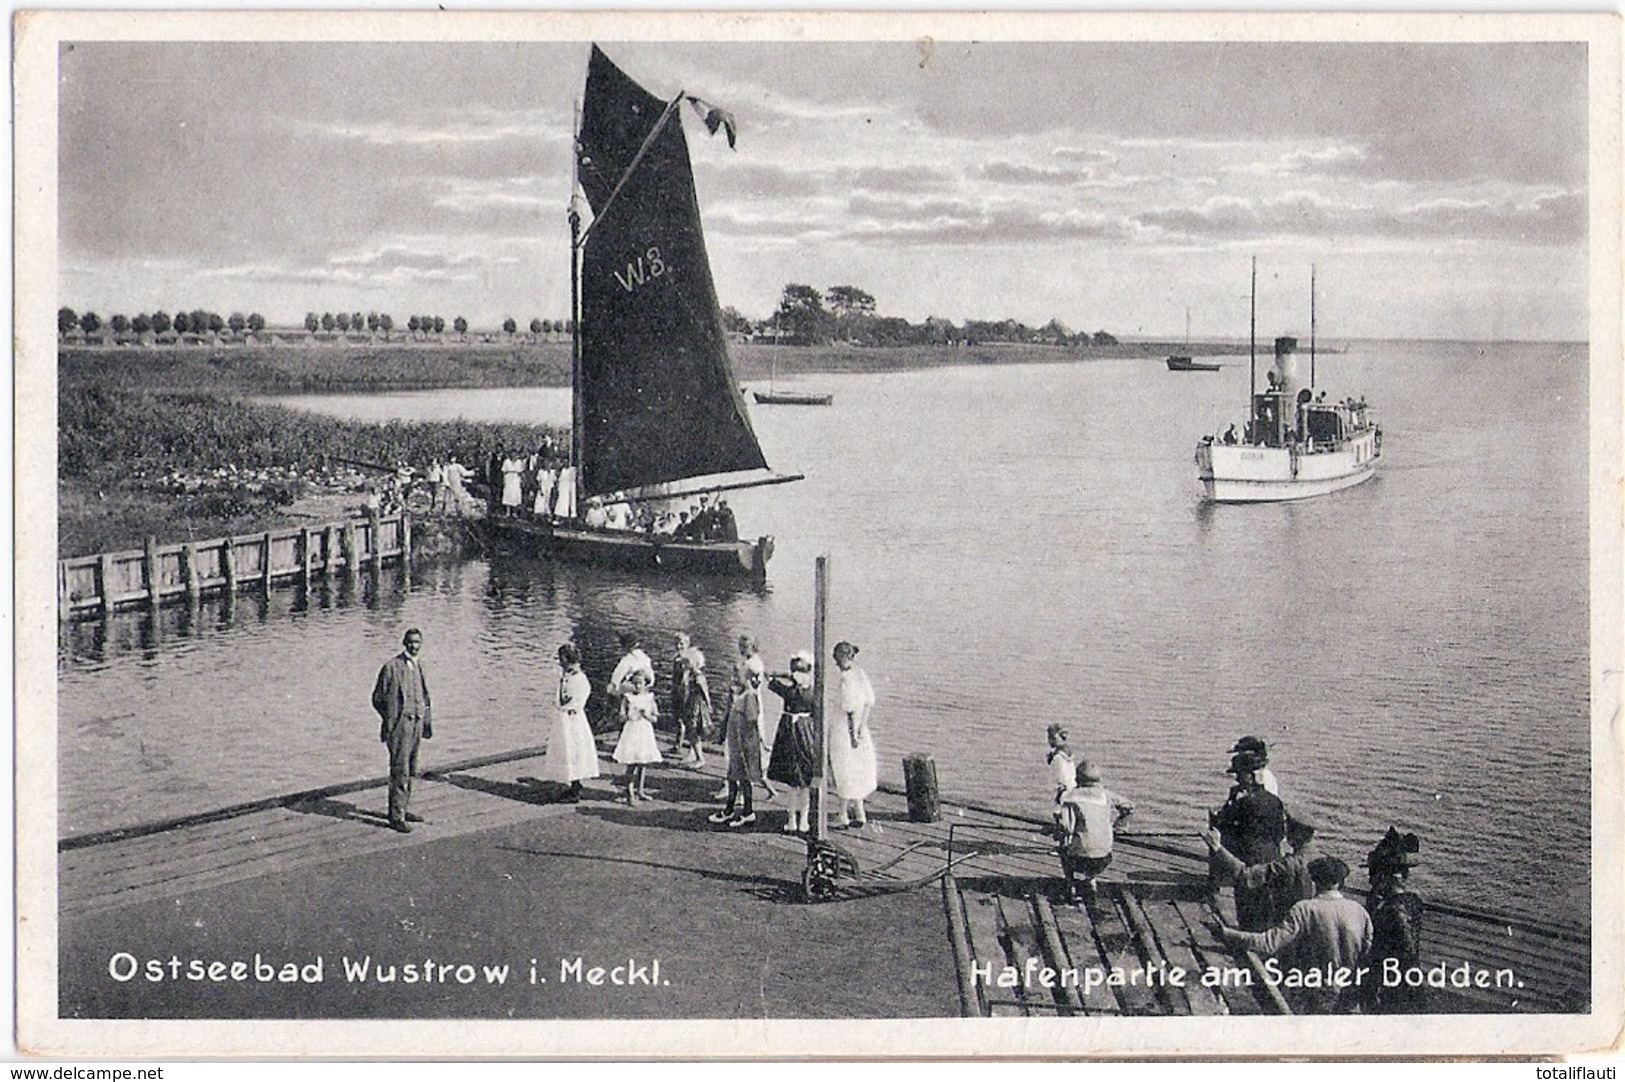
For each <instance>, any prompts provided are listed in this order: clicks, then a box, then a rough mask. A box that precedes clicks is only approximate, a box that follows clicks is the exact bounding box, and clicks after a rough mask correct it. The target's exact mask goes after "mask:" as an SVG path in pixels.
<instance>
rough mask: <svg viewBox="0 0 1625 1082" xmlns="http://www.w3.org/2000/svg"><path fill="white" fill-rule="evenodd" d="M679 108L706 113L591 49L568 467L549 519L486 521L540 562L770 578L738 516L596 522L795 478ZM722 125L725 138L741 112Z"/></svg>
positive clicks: (579, 155)
mask: <svg viewBox="0 0 1625 1082" xmlns="http://www.w3.org/2000/svg"><path fill="white" fill-rule="evenodd" d="M685 99H686V100H688V101H690V102H691V103H692V104H694V105H695V106H696V107H697V108H698V107H701V106H704V105H705V103H703V102H700V101H699V100H698V99H696V98H693V97H691V96H690V95H687V94H685V93H679V94H678V95H677V96H676V97H675V98H673V99H671V100H670V101H669V102H668V101H664V100H662V99H660V98H658V97H655V96H654V95H652V94H650V93H649V92H648V91H647V90H645V89H644V88H643V87H641V86H639V85H638V84H637V83H636V82H634V81H633V80H632V79H631V78H630V77H629V76H627V75H626V73H625V72H623V71H621V70H620V68H618V67H616V66H615V64H614V63H613V62H611V61H610V59H609V57H607V56H606V55H605V54H604V53H603V51H602V50H600V49H599V48H598V46H596V45H594V46H593V48H592V57H591V60H590V61H589V63H588V67H587V83H586V91H585V96H584V100H583V103H582V107H581V111H580V115H579V117H578V127H579V130H578V132H577V135H576V186H577V192H576V195H575V197H574V198H572V201H571V208H570V230H571V245H570V249H571V286H572V289H571V293H572V297H571V301H572V308H573V310H574V315H575V320H574V332H575V333H574V335H573V336H572V358H571V386H572V403H573V418H572V422H573V423H572V426H571V441H570V460H569V468H568V469H566V470H562V471H561V480H560V481H559V492H558V495H557V497H556V499H555V500H554V502H553V503H551V504H550V505H549V506H548V507H547V508H546V509H545V510H544V511H543V512H541V513H535V514H528V513H522V514H518V515H511V516H507V517H493V518H491V519H490V520H489V522H490V527H491V531H492V533H493V535H494V538H495V540H497V541H498V542H499V543H506V544H508V545H511V546H513V547H517V548H519V549H521V550H524V551H529V552H534V553H536V554H539V555H549V556H552V555H557V556H564V557H571V558H576V559H581V560H584V561H587V562H591V563H602V564H610V565H616V566H622V567H632V568H645V569H658V570H661V571H691V572H699V573H708V574H722V575H731V576H744V577H748V578H751V579H754V580H757V581H761V580H763V579H765V577H766V574H767V561H768V559H769V557H770V556H771V555H772V552H773V539H772V538H771V537H768V536H762V537H758V538H757V539H756V540H754V541H749V540H741V539H740V538H739V536H738V532H737V527H736V526H735V525H734V522H733V518H732V512H731V510H730V511H728V512H727V514H726V515H725V516H712V517H713V518H714V519H715V522H712V521H708V523H707V528H705V529H698V528H692V527H693V526H694V523H693V522H692V521H690V522H688V523H684V525H683V526H682V527H680V528H678V529H677V530H676V531H675V532H674V533H662V532H659V531H656V530H650V529H645V530H638V529H633V528H628V527H627V526H626V525H625V524H623V523H621V522H620V521H618V519H619V518H622V517H624V516H616V517H611V518H610V520H609V523H608V524H606V523H605V522H604V521H603V517H602V515H601V513H600V512H601V511H602V509H603V508H604V507H611V508H616V509H618V510H622V511H624V510H625V509H626V508H629V507H632V506H635V505H637V504H639V503H645V502H650V501H655V502H657V505H658V502H659V501H670V500H676V499H680V498H682V497H687V496H696V495H698V496H702V497H703V496H704V495H706V494H716V493H719V492H722V491H724V490H729V489H736V488H749V487H754V486H758V485H772V484H782V483H784V482H786V481H796V480H800V479H801V475H800V474H789V475H786V474H776V473H772V472H771V471H769V470H768V468H767V460H766V458H765V457H764V455H763V454H762V448H761V445H760V443H758V442H757V439H756V433H755V431H754V430H753V429H752V427H751V421H750V413H749V410H748V409H747V407H746V405H745V401H744V397H743V395H742V394H741V391H740V387H739V379H738V377H737V376H735V374H734V370H733V365H732V362H731V361H730V359H729V357H728V347H727V337H726V335H725V333H724V332H723V328H722V318H721V313H720V309H719V307H718V304H717V296H716V287H715V286H714V285H713V283H712V279H711V264H710V260H709V258H708V257H707V255H706V250H705V237H704V234H703V232H702V230H701V227H700V210H699V202H698V199H697V197H696V194H695V189H694V175H693V172H692V169H691V166H690V164H689V153H688V143H687V140H686V139H685V138H684V136H683V126H682V121H681V116H680V106H681V105H682V103H683V101H684V100H685ZM713 116H719V117H725V116H726V114H722V113H721V111H720V110H717V109H715V108H714V107H712V108H711V111H710V114H709V115H707V117H706V125H707V127H708V128H710V127H712V117H713ZM718 123H719V124H721V123H726V125H727V127H728V134H729V143H730V145H731V144H732V142H733V126H732V118H731V117H727V118H726V120H719V121H718ZM713 131H714V128H713ZM583 193H584V194H585V197H586V198H585V201H586V204H587V206H585V207H584V206H582V205H581V199H580V196H581V194H583ZM589 207H590V210H591V213H592V219H591V222H590V223H588V224H586V225H585V228H583V221H582V220H583V217H584V212H585V211H586V210H587V209H588V208H589ZM715 510H716V509H715V507H712V508H709V509H708V510H707V515H708V516H709V515H710V514H711V513H712V512H715ZM713 524H716V525H717V527H718V528H715V529H713V528H711V526H712V525H713Z"/></svg>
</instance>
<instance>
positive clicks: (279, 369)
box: [57, 341, 1247, 396]
mask: <svg viewBox="0 0 1625 1082" xmlns="http://www.w3.org/2000/svg"><path fill="white" fill-rule="evenodd" d="M728 350H729V353H730V354H731V356H732V358H733V362H734V374H735V375H736V376H737V377H738V378H739V379H740V380H741V381H759V380H765V379H768V378H769V377H770V376H771V375H772V374H773V373H774V370H775V367H776V369H777V372H778V374H779V375H785V376H793V375H800V374H807V373H851V372H901V371H923V370H926V369H931V368H942V367H948V366H957V365H993V364H1069V363H1075V362H1078V361H1106V360H1135V359H1143V360H1147V361H1157V362H1160V361H1162V359H1163V358H1165V357H1167V356H1168V355H1169V354H1171V353H1177V354H1181V355H1186V356H1196V357H1224V356H1229V357H1235V356H1245V355H1246V352H1247V350H1246V346H1245V345H1242V346H1240V347H1238V346H1236V345H1235V344H1234V343H1223V342H1192V343H1190V344H1188V345H1187V344H1185V343H1181V342H1155V341H1150V342H1121V343H1117V344H1115V345H1101V346H1096V345H1088V346H1055V345H1042V344H1029V343H1004V342H990V343H983V344H977V345H963V346H885V347H863V346H849V345H832V346H775V345H771V344H763V343H758V342H734V343H730V345H729V347H728ZM57 372H58V378H59V380H60V382H61V384H62V385H63V386H64V387H69V386H100V387H106V386H114V387H118V388H121V389H124V390H143V391H152V392H159V393H166V394H218V395H228V396H238V395H255V396H275V395H295V394H299V395H306V394H365V393H371V394H381V393H391V392H398V391H430V390H450V389H468V388H496V387H568V386H569V385H570V346H569V343H568V342H563V341H547V342H520V341H515V342H500V343H486V342H468V343H463V342H451V343H446V342H375V343H368V344H365V345H360V344H350V345H333V344H325V345H324V344H319V343H309V344H284V345H210V346H201V345H168V344H165V345H158V346H140V345H126V346H83V345H75V344H72V343H66V344H63V345H62V346H60V347H59V348H58V351H57Z"/></svg>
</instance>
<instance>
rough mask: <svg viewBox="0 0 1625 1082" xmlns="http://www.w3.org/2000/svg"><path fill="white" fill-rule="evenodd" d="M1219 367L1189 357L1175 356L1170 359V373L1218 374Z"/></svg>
mask: <svg viewBox="0 0 1625 1082" xmlns="http://www.w3.org/2000/svg"><path fill="white" fill-rule="evenodd" d="M1218 370H1219V366H1218V365H1216V364H1207V363H1204V362H1200V361H1193V360H1191V359H1190V357H1189V356H1188V355H1183V354H1177V353H1176V354H1174V355H1173V356H1171V357H1169V358H1168V371H1170V372H1217V371H1218Z"/></svg>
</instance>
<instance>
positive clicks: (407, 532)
mask: <svg viewBox="0 0 1625 1082" xmlns="http://www.w3.org/2000/svg"><path fill="white" fill-rule="evenodd" d="M411 562H412V515H411V513H410V512H407V511H402V512H401V566H402V567H403V568H404V567H406V566H407V565H408V564H410V563H411Z"/></svg>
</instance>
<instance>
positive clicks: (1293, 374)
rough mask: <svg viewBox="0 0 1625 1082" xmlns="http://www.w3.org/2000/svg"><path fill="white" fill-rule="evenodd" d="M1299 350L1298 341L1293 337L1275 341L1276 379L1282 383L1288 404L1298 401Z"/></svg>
mask: <svg viewBox="0 0 1625 1082" xmlns="http://www.w3.org/2000/svg"><path fill="white" fill-rule="evenodd" d="M1297 349H1298V340H1297V339H1296V338H1293V337H1292V336H1291V335H1282V336H1281V337H1280V338H1277V339H1276V340H1275V378H1276V379H1277V380H1279V381H1280V386H1281V390H1282V391H1284V392H1285V393H1286V396H1287V401H1288V402H1292V401H1296V399H1297V397H1298V363H1297V355H1296V354H1297Z"/></svg>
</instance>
